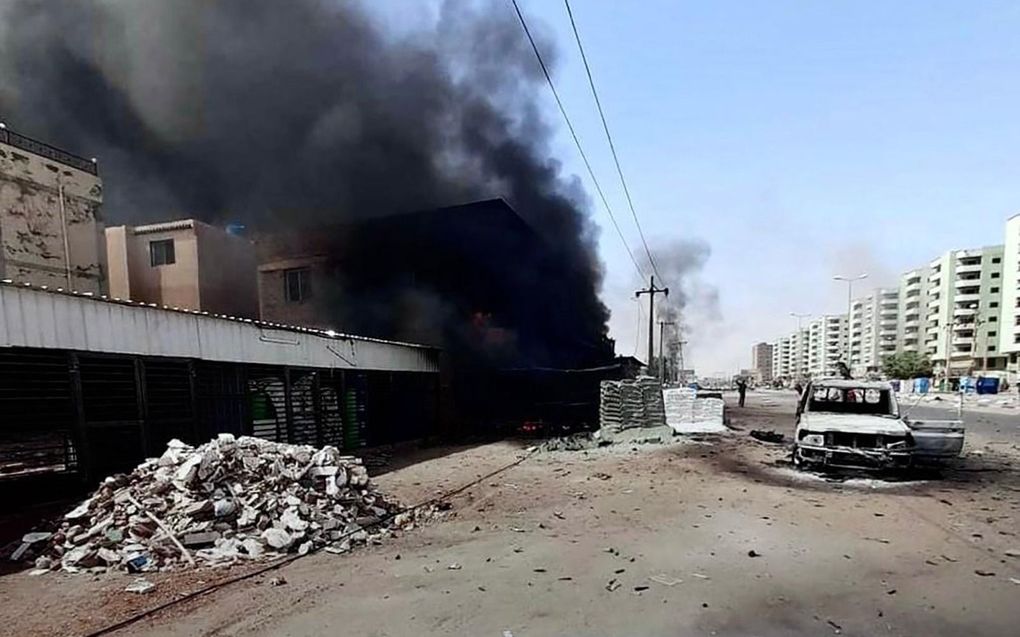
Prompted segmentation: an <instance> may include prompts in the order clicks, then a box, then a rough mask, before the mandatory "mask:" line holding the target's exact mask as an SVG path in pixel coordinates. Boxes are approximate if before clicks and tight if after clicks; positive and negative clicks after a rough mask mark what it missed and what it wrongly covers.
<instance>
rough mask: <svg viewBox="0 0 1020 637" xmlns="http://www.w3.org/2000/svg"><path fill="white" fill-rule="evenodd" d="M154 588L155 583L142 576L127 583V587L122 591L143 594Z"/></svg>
mask: <svg viewBox="0 0 1020 637" xmlns="http://www.w3.org/2000/svg"><path fill="white" fill-rule="evenodd" d="M154 588H156V585H155V584H153V583H152V582H150V581H149V580H147V579H145V578H144V577H139V578H138V579H136V580H135V581H133V582H131V583H130V584H128V586H127V588H125V589H124V591H125V592H127V593H139V594H145V593H149V592H151V591H152V589H154Z"/></svg>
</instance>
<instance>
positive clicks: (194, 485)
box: [11, 434, 436, 592]
mask: <svg viewBox="0 0 1020 637" xmlns="http://www.w3.org/2000/svg"><path fill="white" fill-rule="evenodd" d="M435 511H436V508H434V507H429V508H426V509H418V510H413V511H402V510H401V508H400V506H399V505H398V504H397V503H396V502H394V501H392V500H389V499H387V498H386V497H385V496H384V495H383V494H381V493H379V492H378V491H376V489H375V487H374V486H373V485H372V484H371V483H370V482H369V479H368V472H367V470H366V469H365V467H364V466H363V465H362V463H361V460H359V459H358V458H355V457H353V456H345V455H342V454H341V453H340V451H339V450H337V449H336V448H335V447H328V446H327V447H323V448H322V449H315V448H314V447H311V446H307V445H290V444H284V443H277V442H271V441H268V440H262V439H260V438H252V437H247V436H242V437H240V438H235V437H234V436H233V435H230V434H220V436H219V437H218V438H216V439H214V440H212V441H210V442H208V443H206V444H204V445H201V446H199V447H192V446H190V445H187V444H184V443H182V442H181V441H179V440H171V441H170V442H169V443H168V445H167V449H166V451H165V452H164V453H163V455H162V456H160V457H159V458H152V459H149V460H146V461H145V462H143V463H142V464H140V465H139V466H138V467H137V468H136V469H135V470H134V471H132V472H131V473H129V474H126V475H125V474H119V475H115V476H111V477H109V478H107V479H106V480H104V481H103V483H102V484H101V485H100V486H99V488H98V489H97V490H96V492H95V493H94V494H92V496H91V497H90V498H88V499H87V500H85V501H84V502H82V503H81V504H80V505H78V506H77V507H75V508H74V509H73V510H72V511H70V512H69V513H68V514H67V515H65V516H64V519H63V521H62V522H61V524H60V527H59V529H57V530H56V532H54V533H29V534H28V535H26V536H25V537H24V541H23V543H22V544H21V546H19V547H18V548H17V549H16V550H15V552H14V554H12V556H11V557H12V559H17V560H23V559H24V560H28V559H31V560H33V561H34V562H35V566H36V568H38V569H43V568H45V569H51V570H58V569H63V570H64V571H68V572H83V571H88V572H95V571H101V570H105V569H122V570H127V571H129V572H134V573H139V572H150V571H160V570H169V569H173V568H176V567H180V566H185V565H196V566H229V565H232V564H235V563H240V562H245V561H252V560H261V559H274V558H278V557H280V556H281V554H283V553H288V552H297V553H299V554H305V553H308V552H310V551H312V550H314V549H318V548H321V547H326V548H327V549H328V550H329V552H331V553H345V552H347V551H348V550H350V548H351V546H355V545H363V544H366V543H379V542H380V541H381V540H382V539H383V538H385V537H388V536H390V535H392V534H393V533H394V532H398V531H402V530H409V529H411V528H414V526H415V525H416V524H420V523H421V522H422V521H424V519H426V518H428V517H430V516H432V515H434V514H435ZM139 581H141V580H139ZM136 583H137V582H136ZM132 586H134V585H132ZM150 587H151V585H150ZM142 588H144V587H142ZM129 590H132V589H131V588H130V587H129ZM146 590H148V589H146ZM134 592H145V590H136V591H134Z"/></svg>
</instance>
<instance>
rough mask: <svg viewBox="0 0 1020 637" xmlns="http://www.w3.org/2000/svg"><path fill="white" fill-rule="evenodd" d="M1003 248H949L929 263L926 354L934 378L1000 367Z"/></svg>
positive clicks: (1001, 356) (998, 369) (1003, 369)
mask: <svg viewBox="0 0 1020 637" xmlns="http://www.w3.org/2000/svg"><path fill="white" fill-rule="evenodd" d="M1003 256H1004V246H1001V245H1000V246H987V247H984V248H975V249H969V250H952V251H950V252H947V253H945V254H944V255H942V256H941V257H939V258H937V259H935V260H934V261H932V262H931V264H929V267H930V274H929V275H928V295H927V296H928V303H927V305H928V311H927V313H926V318H925V332H926V338H925V353H926V354H927V355H928V356H930V357H931V360H932V362H933V363H934V364H935V371H936V375H937V376H943V377H950V378H952V377H956V376H961V375H966V374H971V373H974V372H978V373H981V372H989V371H1005V369H1006V359H1005V358H1004V357H1003V355H1002V354H1001V353H1000V352H999V342H1000V338H999V326H1000V317H1001V315H1002V300H1003V292H1002V286H1003V263H1002V261H1003Z"/></svg>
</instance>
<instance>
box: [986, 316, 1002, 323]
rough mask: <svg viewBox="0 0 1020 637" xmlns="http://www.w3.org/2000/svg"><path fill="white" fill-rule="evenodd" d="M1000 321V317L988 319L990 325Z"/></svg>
mask: <svg viewBox="0 0 1020 637" xmlns="http://www.w3.org/2000/svg"><path fill="white" fill-rule="evenodd" d="M998 320H999V317H998V316H989V317H988V322H989V323H994V322H996V321H998Z"/></svg>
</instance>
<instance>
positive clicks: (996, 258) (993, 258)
mask: <svg viewBox="0 0 1020 637" xmlns="http://www.w3.org/2000/svg"><path fill="white" fill-rule="evenodd" d="M992 263H1002V257H992Z"/></svg>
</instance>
